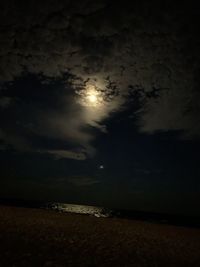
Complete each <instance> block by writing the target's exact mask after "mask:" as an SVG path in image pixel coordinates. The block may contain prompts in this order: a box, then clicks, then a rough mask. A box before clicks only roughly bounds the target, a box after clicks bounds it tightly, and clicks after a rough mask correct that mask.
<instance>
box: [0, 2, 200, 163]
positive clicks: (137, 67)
mask: <svg viewBox="0 0 200 267" xmlns="http://www.w3.org/2000/svg"><path fill="white" fill-rule="evenodd" d="M157 8H158V10H159V12H157V11H155V10H154V9H152V7H151V4H150V3H145V5H144V3H142V2H141V3H140V4H138V3H137V5H136V6H135V5H134V4H132V5H130V6H129V4H127V5H120V4H118V3H115V4H114V5H113V4H109V5H108V4H107V3H106V1H95V2H94V1H89V0H88V1H84V3H82V5H80V3H76V2H75V1H59V3H57V4H55V3H54V2H53V1H50V2H49V1H42V2H41V3H39V2H37V1H36V2H35V1H29V6H26V5H24V4H23V8H22V6H20V5H19V4H17V3H16V2H15V1H12V0H8V1H7V2H5V3H3V8H1V11H0V12H1V16H0V20H1V25H2V27H3V28H2V29H3V30H2V31H1V36H0V39H1V40H2V43H1V47H0V68H1V70H0V79H1V81H2V82H5V81H13V82H15V80H16V77H20V76H22V75H24V72H29V73H33V74H34V75H40V74H42V75H43V77H44V79H43V84H45V83H46V84H48V83H49V84H51V80H52V79H54V78H55V77H56V78H59V79H63V77H64V76H63V75H65V74H66V73H67V74H70V75H71V76H70V78H69V80H70V81H69V84H70V86H66V92H67V93H66V95H65V94H64V93H63V94H62V95H60V96H59V97H58V99H59V100H58V102H59V103H60V107H61V108H58V109H56V108H49V109H43V108H41V106H40V107H39V108H37V111H36V109H35V108H34V107H29V108H28V109H29V111H30V109H31V110H32V111H31V112H30V114H32V115H31V116H32V118H31V120H33V121H34V123H33V125H31V123H32V122H31V123H30V122H28V121H25V122H20V118H19V117H18V118H16V119H17V120H19V121H18V125H17V126H16V127H15V126H14V125H15V124H13V126H9V129H8V128H6V127H7V126H5V125H2V127H3V126H4V128H5V129H2V131H3V132H4V141H5V143H6V144H8V145H9V144H11V145H12V146H13V147H15V148H16V149H18V150H19V147H20V148H23V149H26V150H31V149H33V145H32V144H31V142H30V141H29V138H28V137H27V135H30V134H37V135H40V136H43V137H48V138H54V139H55V138H58V139H61V140H62V141H67V142H71V143H73V145H74V148H73V149H68V148H66V149H64V150H63V151H62V150H61V148H56V149H55V151H53V150H51V149H49V150H47V151H49V153H51V154H54V155H57V157H58V156H59V155H60V156H61V155H62V156H63V157H67V156H68V157H69V158H72V157H73V158H74V159H84V157H87V156H93V155H94V154H95V147H94V146H93V145H92V141H93V140H94V139H95V134H94V133H92V132H91V131H90V130H91V129H92V128H96V129H97V130H100V131H102V132H103V133H106V132H107V128H106V125H105V124H104V121H105V120H106V119H108V118H109V116H110V115H111V114H113V112H120V111H121V110H123V109H125V108H126V103H127V99H128V97H129V94H130V90H133V91H135V92H136V91H137V90H138V88H139V89H140V90H142V92H143V99H142V101H141V102H140V103H139V110H137V112H138V113H137V120H138V122H137V125H138V131H139V132H144V133H147V134H152V133H155V132H157V131H163V132H165V131H171V130H179V131H183V136H184V137H185V138H193V137H194V136H196V137H199V135H200V128H199V123H198V117H199V114H200V106H199V101H197V99H199V93H198V92H197V90H198V87H199V81H198V78H197V77H198V68H199V67H198V62H199V53H198V49H197V47H198V46H197V44H196V43H195V42H194V41H192V40H191V38H190V37H191V35H192V34H193V32H195V31H197V30H198V29H197V28H196V27H195V24H194V22H193V21H190V25H191V26H190V27H188V28H187V31H184V30H183V31H182V29H184V27H186V26H185V24H184V21H185V16H186V14H185V13H184V12H185V11H182V10H181V8H180V10H177V8H176V7H173V6H172V7H171V9H169V11H167V10H166V9H165V10H164V9H163V8H162V6H158V7H157ZM146 9H148V10H149V13H148V15H147V17H146V18H145V19H144V13H145V12H144V10H146ZM2 10H4V11H3V12H2ZM24 10H26V12H24ZM34 10H37V12H34ZM38 11H39V13H38ZM111 11H112V19H110V15H111ZM154 12H156V14H157V13H158V14H160V16H154ZM188 12H192V11H190V10H188ZM102 16H103V18H104V19H103V20H102ZM175 25H176V26H175ZM193 26H194V27H193ZM186 46H190V47H191V48H190V49H185V47H186ZM191 59H192V62H193V64H190V62H191ZM49 81H50V82H49ZM130 88H132V89H130ZM154 89H155V90H157V91H158V97H155V96H154V95H153V94H152V92H153V91H154ZM27 90H29V89H28V88H27ZM50 94H51V93H50ZM68 94H70V97H69V95H68ZM63 99H64V101H65V100H66V102H65V103H64V101H62V100H63ZM10 103H11V102H10V100H9V97H8V96H5V95H3V96H2V98H1V99H0V107H1V108H2V109H7V108H9V105H10ZM40 105H42V104H41V103H40ZM19 106H20V103H19ZM19 106H18V107H17V109H19ZM24 108H25V109H26V108H27V107H24ZM28 114H29V113H28ZM130 117H131V116H130ZM13 123H14V122H13ZM20 127H21V129H22V128H23V129H26V132H27V135H25V136H24V135H21V133H20ZM16 129H17V130H16ZM37 149H41V148H37ZM50 151H51V152H50ZM56 151H57V152H56ZM83 151H84V152H83ZM76 153H77V154H76ZM75 154H76V155H75ZM74 155H75V156H74ZM79 157H80V158H79Z"/></svg>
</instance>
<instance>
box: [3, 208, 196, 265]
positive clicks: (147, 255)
mask: <svg viewBox="0 0 200 267" xmlns="http://www.w3.org/2000/svg"><path fill="white" fill-rule="evenodd" d="M0 233H1V235H0V265H1V266H3V267H6V266H15V267H21V266H30V267H32V266H59V267H61V266H63V267H64V266H138V267H139V266H141V267H143V266H149V267H150V266H163V267H164V266H166V267H167V266H187V267H188V266H191V267H192V266H195V267H197V266H199V262H200V255H199V251H200V229H194V228H187V227H182V226H181V227H180V226H172V225H164V224H154V223H149V222H144V221H137V220H128V219H125V218H124V219H121V218H96V217H94V216H87V215H80V214H73V213H59V212H54V211H52V210H43V209H32V208H20V207H11V206H10V207H9V206H1V205H0Z"/></svg>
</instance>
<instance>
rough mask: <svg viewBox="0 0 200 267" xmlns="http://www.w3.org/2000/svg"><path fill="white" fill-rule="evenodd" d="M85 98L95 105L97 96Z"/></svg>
mask: <svg viewBox="0 0 200 267" xmlns="http://www.w3.org/2000/svg"><path fill="white" fill-rule="evenodd" d="M87 98H88V100H89V101H90V102H91V103H96V102H97V96H96V95H88V97H87Z"/></svg>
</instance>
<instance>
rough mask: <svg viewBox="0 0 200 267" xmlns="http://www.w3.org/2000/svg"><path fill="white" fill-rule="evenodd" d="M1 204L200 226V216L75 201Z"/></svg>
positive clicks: (3, 202)
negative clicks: (82, 203) (108, 206)
mask: <svg viewBox="0 0 200 267" xmlns="http://www.w3.org/2000/svg"><path fill="white" fill-rule="evenodd" d="M0 205H5V206H15V207H24V208H37V209H44V210H52V212H60V213H74V214H82V215H87V216H94V217H97V218H121V219H129V220H139V221H146V222H149V223H159V224H171V225H177V226H186V227H195V228H199V227H200V217H199V216H191V215H190V216H188V215H183V214H166V213H158V212H149V211H139V210H131V209H116V208H113V209H112V208H107V207H99V206H92V205H80V204H74V203H60V202H42V201H32V200H23V199H7V198H0Z"/></svg>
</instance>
